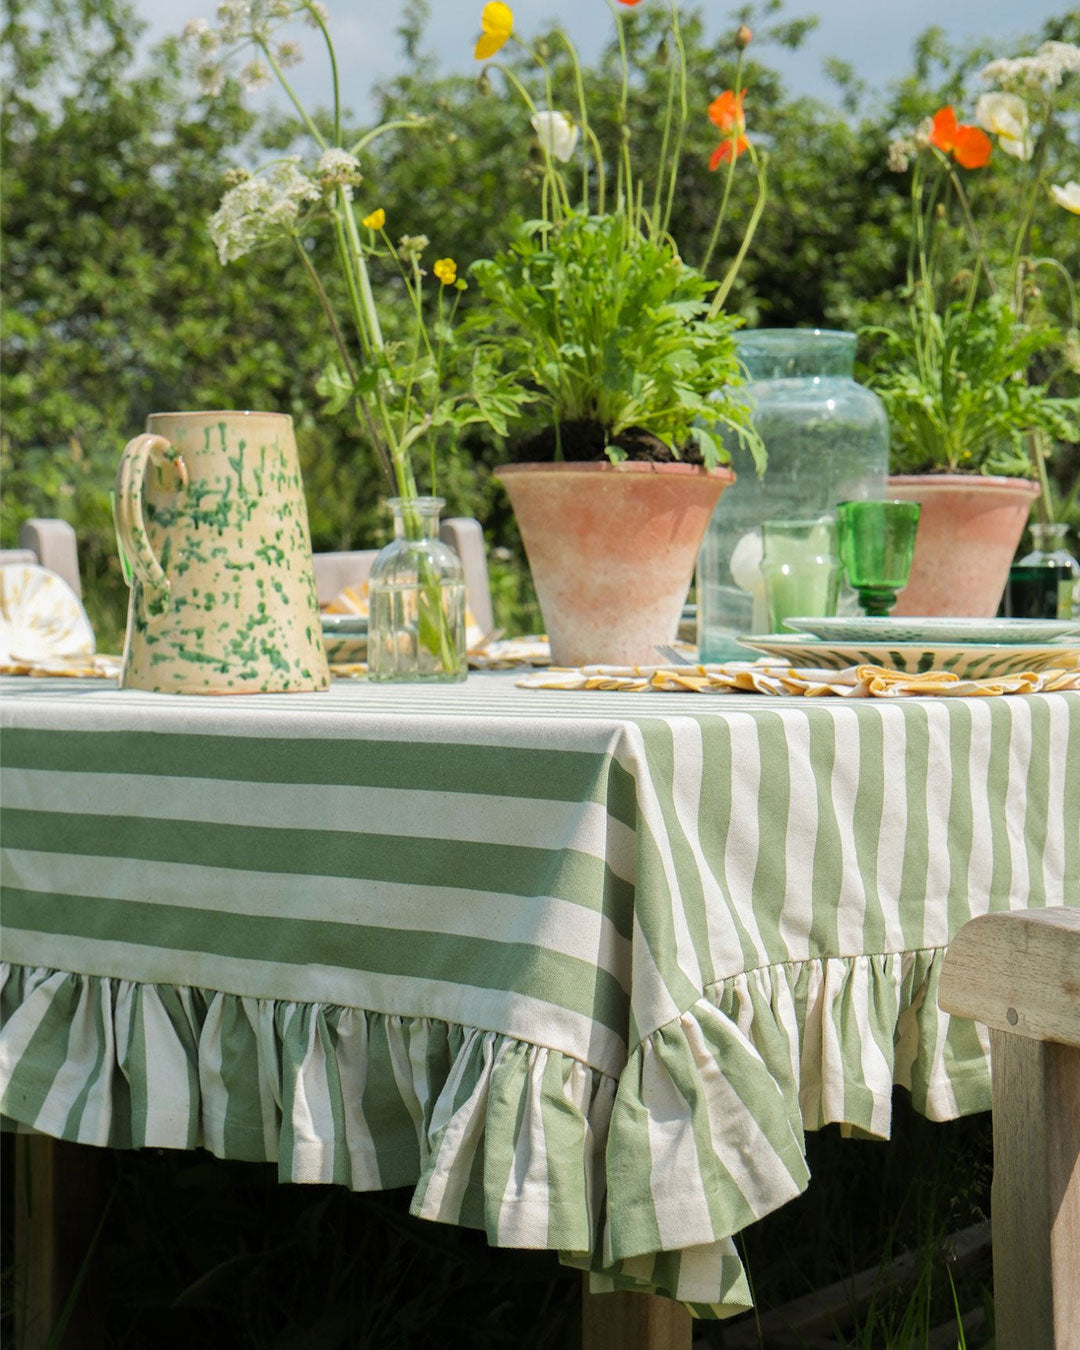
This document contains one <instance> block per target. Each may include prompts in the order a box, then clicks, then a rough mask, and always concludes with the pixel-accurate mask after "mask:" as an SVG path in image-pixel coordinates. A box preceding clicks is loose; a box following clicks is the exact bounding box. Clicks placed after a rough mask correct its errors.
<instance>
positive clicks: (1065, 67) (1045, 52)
mask: <svg viewBox="0 0 1080 1350" xmlns="http://www.w3.org/2000/svg"><path fill="white" fill-rule="evenodd" d="M1078 71H1080V47H1078V46H1077V45H1076V44H1075V43H1074V42H1044V43H1043V44H1042V46H1041V47H1039V49H1038V50H1037V51H1036V53H1035V55H1034V56H1018V57H1016V58H1014V59H1012V60H1010V59H1008V58H1005V59H1002V60H1000V61H991V62H990V64H989V65H988V66H984V67H983V69H982V71H981V72H980V73H981V75H982V78H983V79H984V80H989V81H993V82H995V83H997V84H1000V85H1001V86H1002V88H1003V89H1014V90H1024V89H1033V90H1041V91H1042V92H1043V93H1044V94H1051V93H1053V91H1054V90H1055V89H1056V88H1057V87H1058V85H1060V84H1061V82H1062V80H1064V78H1065V77H1066V75H1073V74H1076V73H1077V72H1078Z"/></svg>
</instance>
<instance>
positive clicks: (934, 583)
mask: <svg viewBox="0 0 1080 1350" xmlns="http://www.w3.org/2000/svg"><path fill="white" fill-rule="evenodd" d="M889 493H890V495H891V496H893V497H897V498H899V499H900V500H902V501H908V502H919V503H920V505H921V506H922V512H921V514H920V516H919V533H918V535H917V537H916V539H915V559H914V561H913V563H912V565H911V577H910V579H909V581H908V584H907V585H906V586H905V587H904V589H903V590H902V591H901V592H900V598H899V600H898V601H897V603H896V606H895V608H894V609H893V611H892V612H893V614H895V615H898V616H899V615H907V614H916V615H924V614H927V615H955V616H957V617H961V618H971V619H989V618H993V616H994V615H995V614H996V613H997V611H998V605H999V604H1000V603H1001V596H1002V593H1003V592H1004V590H1005V582H1006V581H1007V580H1008V577H1009V566H1010V564H1011V563H1012V560H1013V556H1014V555H1015V553H1016V548H1017V545H1018V544H1019V543H1020V536H1021V535H1022V534H1023V532H1024V526H1025V525H1026V524H1027V518H1028V514H1029V513H1030V511H1031V505H1032V502H1034V500H1035V498H1036V497H1037V496H1038V495H1039V485H1038V484H1037V483H1032V482H1030V481H1029V480H1028V479H1026V478H983V477H980V476H979V475H977V474H960V473H956V474H900V475H896V476H894V477H892V478H890V479H889Z"/></svg>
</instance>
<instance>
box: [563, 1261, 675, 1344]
mask: <svg viewBox="0 0 1080 1350" xmlns="http://www.w3.org/2000/svg"><path fill="white" fill-rule="evenodd" d="M582 1291H583V1296H582V1303H581V1344H582V1350H690V1342H691V1340H692V1339H693V1325H694V1319H693V1318H692V1317H691V1316H690V1314H689V1313H688V1312H687V1311H686V1309H685V1308H684V1307H683V1306H682V1304H681V1303H674V1302H673V1301H672V1300H671V1299H670V1298H661V1297H659V1296H658V1295H655V1294H630V1293H622V1292H620V1293H617V1294H590V1293H589V1277H588V1275H587V1274H586V1275H584V1276H583V1285H582Z"/></svg>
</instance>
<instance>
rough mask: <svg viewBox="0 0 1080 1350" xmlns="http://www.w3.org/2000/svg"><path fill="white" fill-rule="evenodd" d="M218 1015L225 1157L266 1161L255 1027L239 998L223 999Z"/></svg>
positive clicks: (260, 1067) (222, 1129) (248, 1160)
mask: <svg viewBox="0 0 1080 1350" xmlns="http://www.w3.org/2000/svg"><path fill="white" fill-rule="evenodd" d="M218 1018H219V1023H218V1025H219V1028H220V1039H219V1041H218V1045H219V1046H220V1050H221V1064H220V1066H219V1072H220V1074H221V1080H222V1084H223V1085H224V1090H225V1115H224V1119H223V1120H222V1122H221V1139H222V1142H223V1144H224V1156H225V1157H226V1158H239V1159H242V1160H243V1161H246V1162H265V1161H267V1158H266V1145H265V1131H264V1127H263V1108H262V1097H261V1094H260V1092H259V1077H260V1074H261V1073H262V1072H263V1066H262V1064H261V1063H260V1056H259V1043H258V1040H257V1038H256V1034H255V1028H254V1027H253V1026H252V1024H251V1021H250V1019H249V1018H248V1016H247V1008H246V1007H245V1004H244V1002H243V1000H242V999H239V998H226V999H222V1000H221V1001H220V1007H219V1009H218ZM286 1081H289V1080H288V1078H286Z"/></svg>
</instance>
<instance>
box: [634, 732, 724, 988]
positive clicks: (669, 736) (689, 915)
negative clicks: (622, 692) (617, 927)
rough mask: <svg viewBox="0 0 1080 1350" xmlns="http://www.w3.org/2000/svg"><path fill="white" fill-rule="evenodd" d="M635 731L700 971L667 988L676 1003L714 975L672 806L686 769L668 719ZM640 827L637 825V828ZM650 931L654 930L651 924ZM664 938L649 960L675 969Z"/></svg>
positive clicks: (697, 892)
mask: <svg viewBox="0 0 1080 1350" xmlns="http://www.w3.org/2000/svg"><path fill="white" fill-rule="evenodd" d="M641 732H642V739H643V743H644V746H645V760H646V764H647V765H648V769H649V781H650V784H651V786H652V789H653V792H654V793H655V794H656V801H657V804H658V805H659V807H660V814H661V816H662V817H663V821H664V827H665V830H666V835H667V839H666V842H667V845H668V848H669V850H670V853H671V858H672V862H673V864H674V867H675V872H676V875H677V876H678V879H679V881H678V884H679V899H678V903H679V908H680V912H681V916H682V918H683V920H684V921H685V923H686V928H687V931H688V932H689V934H690V941H691V943H692V945H693V948H694V955H695V957H696V959H697V964H698V968H699V970H700V972H701V978H700V980H698V981H697V982H696V985H697V987H696V988H686V989H684V988H682V987H679V988H676V989H672V991H671V992H672V996H673V997H674V998H676V1000H677V1002H679V1004H680V1006H681V1005H682V1003H683V1002H684V1000H685V998H686V996H690V997H691V998H692V997H694V996H695V994H696V993H698V992H700V990H701V989H703V988H704V987H705V986H706V985H710V984H712V983H713V981H714V978H715V977H714V975H713V964H712V955H711V953H710V950H709V930H708V923H707V920H706V917H705V887H704V882H703V879H702V876H701V871H700V868H699V866H698V861H697V858H696V857H695V855H694V848H693V845H692V842H691V839H690V838H689V837H688V835H687V826H684V825H683V823H682V821H681V820H680V819H679V815H678V812H677V811H676V808H675V784H676V782H677V780H678V779H679V776H680V775H683V774H687V773H689V772H691V769H690V767H689V766H687V765H683V764H680V763H679V761H678V752H677V748H676V747H677V741H676V738H675V735H674V731H673V728H672V727H671V725H670V724H669V723H668V722H662V721H660V719H659V718H657V719H656V720H654V721H651V722H647V723H642V724H641ZM694 772H695V773H696V772H697V770H696V769H695V770H694ZM700 777H701V775H700V774H698V779H699V782H700ZM688 827H689V829H690V830H692V831H696V829H697V820H696V819H694V820H691V821H689V822H688ZM642 828H643V827H642V826H640V825H639V832H640V830H641V829H642ZM652 931H653V932H654V933H655V931H656V930H655V925H654V926H653V929H652ZM667 937H668V938H669V939H670V942H671V946H670V948H668V947H667V946H666V944H665V948H664V949H663V950H659V951H658V950H654V949H653V944H652V942H650V944H649V945H650V950H651V951H652V955H653V959H654V960H655V961H656V963H657V966H658V967H659V968H660V969H661V970H667V969H669V968H671V969H675V968H676V967H677V966H678V955H677V951H676V948H675V934H674V932H673V931H671V930H668V932H667ZM669 962H670V967H669V964H668V963H669Z"/></svg>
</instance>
